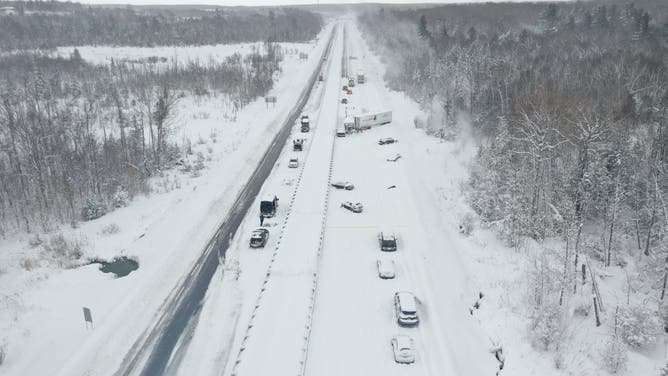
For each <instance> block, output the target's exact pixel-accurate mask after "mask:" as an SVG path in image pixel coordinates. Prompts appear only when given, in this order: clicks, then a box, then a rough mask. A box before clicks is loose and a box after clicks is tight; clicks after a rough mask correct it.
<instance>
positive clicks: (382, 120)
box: [343, 111, 392, 132]
mask: <svg viewBox="0 0 668 376" xmlns="http://www.w3.org/2000/svg"><path fill="white" fill-rule="evenodd" d="M391 122H392V111H385V112H378V113H375V114H365V115H357V116H349V117H347V118H346V119H345V120H344V121H343V128H344V129H345V130H346V132H353V131H360V130H364V129H370V128H371V127H373V126H376V125H383V124H388V123H391Z"/></svg>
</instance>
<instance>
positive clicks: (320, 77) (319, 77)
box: [318, 73, 325, 81]
mask: <svg viewBox="0 0 668 376" xmlns="http://www.w3.org/2000/svg"><path fill="white" fill-rule="evenodd" d="M324 80H325V76H323V75H322V73H320V76H318V81H324Z"/></svg>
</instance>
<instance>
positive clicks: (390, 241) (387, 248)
mask: <svg viewBox="0 0 668 376" xmlns="http://www.w3.org/2000/svg"><path fill="white" fill-rule="evenodd" d="M378 243H379V244H380V250H381V251H384V252H394V251H396V250H397V238H396V237H395V236H394V235H393V234H392V235H388V234H384V233H382V232H381V233H380V234H378Z"/></svg>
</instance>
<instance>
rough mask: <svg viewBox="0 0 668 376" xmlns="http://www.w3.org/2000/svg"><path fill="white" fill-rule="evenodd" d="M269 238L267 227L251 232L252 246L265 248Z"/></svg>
mask: <svg viewBox="0 0 668 376" xmlns="http://www.w3.org/2000/svg"><path fill="white" fill-rule="evenodd" d="M267 240H269V230H267V229H266V228H259V229H257V230H255V231H253V232H252V233H251V237H250V246H251V247H252V248H264V246H265V245H267Z"/></svg>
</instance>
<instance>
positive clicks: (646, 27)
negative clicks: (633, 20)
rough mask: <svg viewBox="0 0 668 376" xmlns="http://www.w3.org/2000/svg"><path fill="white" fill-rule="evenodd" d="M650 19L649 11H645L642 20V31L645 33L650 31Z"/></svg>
mask: <svg viewBox="0 0 668 376" xmlns="http://www.w3.org/2000/svg"><path fill="white" fill-rule="evenodd" d="M649 19H650V17H649V13H648V12H645V13H643V15H642V19H641V21H640V31H641V32H642V33H643V34H647V33H648V32H649Z"/></svg>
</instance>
